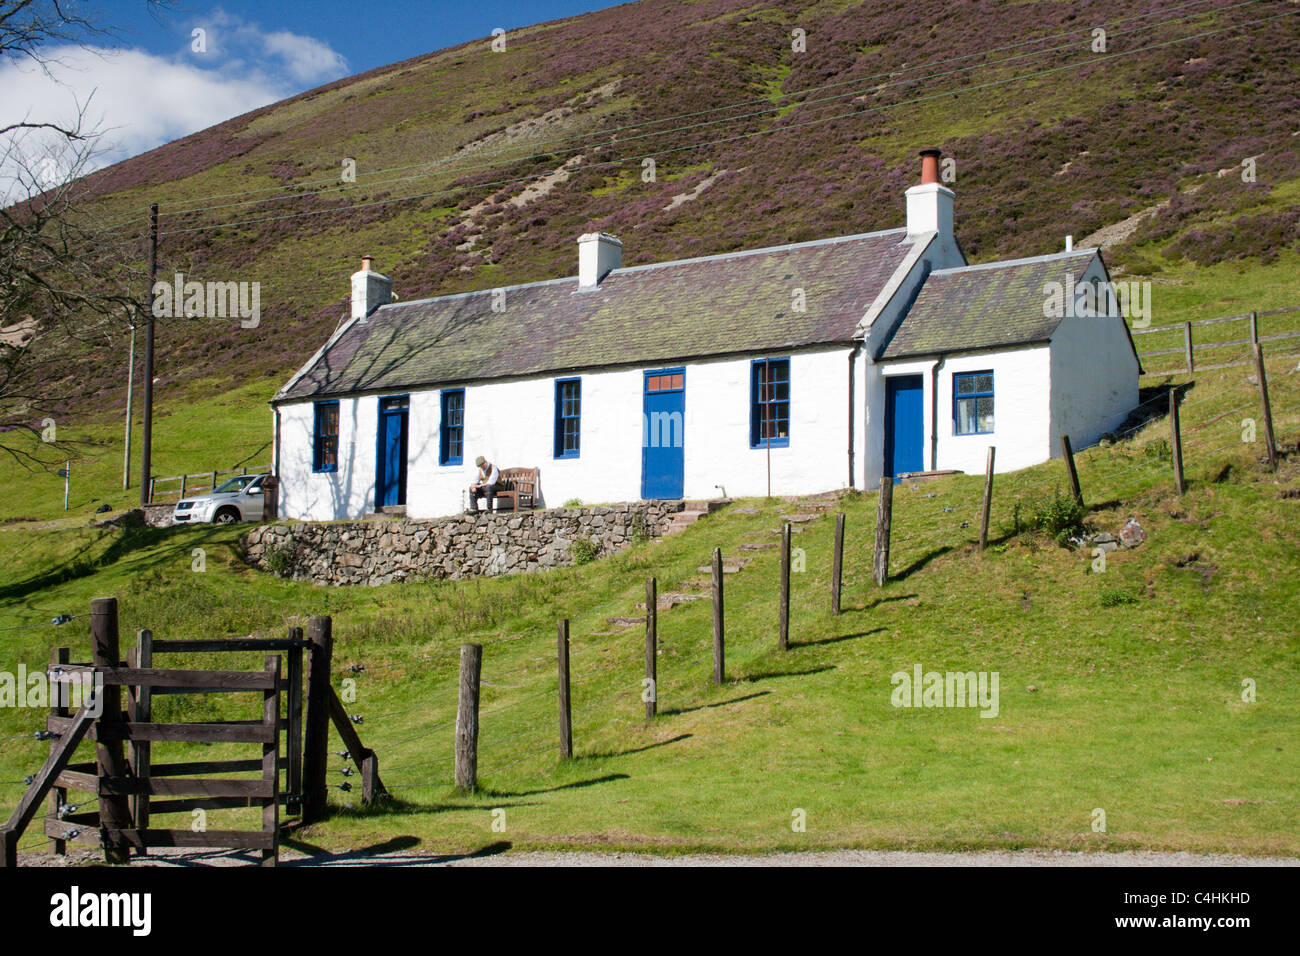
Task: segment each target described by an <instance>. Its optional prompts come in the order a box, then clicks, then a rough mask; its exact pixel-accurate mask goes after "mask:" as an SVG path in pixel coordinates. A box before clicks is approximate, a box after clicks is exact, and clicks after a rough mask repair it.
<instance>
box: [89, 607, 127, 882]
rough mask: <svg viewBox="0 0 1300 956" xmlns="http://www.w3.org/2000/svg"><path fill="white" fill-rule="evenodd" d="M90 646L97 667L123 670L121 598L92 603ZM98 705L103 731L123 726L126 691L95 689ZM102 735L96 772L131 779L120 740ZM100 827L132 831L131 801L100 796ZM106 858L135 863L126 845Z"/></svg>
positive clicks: (107, 853)
mask: <svg viewBox="0 0 1300 956" xmlns="http://www.w3.org/2000/svg"><path fill="white" fill-rule="evenodd" d="M90 647H91V659H92V662H93V663H94V665H95V667H97V668H99V667H105V668H108V667H119V666H120V665H121V663H122V655H121V649H120V647H119V644H118V633H117V598H95V599H94V600H93V601H91V602H90ZM95 696H96V698H98V701H97V703H98V704H99V705H100V706H101V708H102V709H101V710H100V712H99V717H98V718H97V723H98V726H99V727H100V728H104V727H106V726H107V725H111V724H116V723H120V722H121V719H122V688H121V686H119V685H110V684H109V683H107V682H105V683H104V686H103V687H98V688H96V689H95ZM105 736H107V735H102V736H99V738H98V740H97V741H96V744H95V758H96V760H95V762H96V768H95V769H96V772H97V773H98V775H99V778H100V779H101V780H102V779H103V778H104V777H118V778H122V777H125V776H127V764H126V754H125V752H124V750H123V748H122V741H120V740H105V739H104V737H105ZM99 825H100V826H101V827H103V828H104V829H107V830H129V829H131V798H130V797H128V796H126V795H116V794H101V795H100V797H99ZM104 859H105V860H106V861H107V862H109V863H129V862H131V854H130V852H129V851H128V850H127V849H126V848H125V847H123V846H111V847H105V848H104Z"/></svg>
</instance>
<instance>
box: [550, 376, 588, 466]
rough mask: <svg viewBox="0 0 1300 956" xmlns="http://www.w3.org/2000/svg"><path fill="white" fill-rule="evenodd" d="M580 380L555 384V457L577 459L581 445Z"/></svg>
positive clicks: (564, 379)
mask: <svg viewBox="0 0 1300 956" xmlns="http://www.w3.org/2000/svg"><path fill="white" fill-rule="evenodd" d="M581 425H582V379H580V378H561V379H556V382H555V457H556V458H577V457H578V452H579V449H580V448H581V444H582V441H581V439H582V427H581Z"/></svg>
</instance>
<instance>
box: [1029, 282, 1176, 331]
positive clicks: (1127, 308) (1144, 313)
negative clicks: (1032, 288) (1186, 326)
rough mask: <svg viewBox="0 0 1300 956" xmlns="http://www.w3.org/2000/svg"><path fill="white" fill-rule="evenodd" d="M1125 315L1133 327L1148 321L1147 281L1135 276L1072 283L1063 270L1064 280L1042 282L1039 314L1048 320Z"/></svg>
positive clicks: (1148, 297)
mask: <svg viewBox="0 0 1300 956" xmlns="http://www.w3.org/2000/svg"><path fill="white" fill-rule="evenodd" d="M1113 315H1126V316H1128V318H1129V321H1130V323H1131V324H1132V326H1133V328H1135V329H1145V328H1146V327H1147V326H1149V325H1150V324H1151V283H1150V282H1146V281H1143V282H1139V281H1137V280H1136V279H1134V280H1131V281H1128V282H1111V281H1103V280H1102V279H1089V280H1088V281H1086V282H1075V280H1074V276H1073V275H1071V274H1070V273H1068V272H1067V273H1066V275H1065V281H1064V282H1056V281H1052V282H1044V283H1043V317H1044V318H1048V319H1065V318H1076V317H1086V318H1100V317H1105V316H1113Z"/></svg>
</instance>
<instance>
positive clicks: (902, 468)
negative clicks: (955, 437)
mask: <svg viewBox="0 0 1300 956" xmlns="http://www.w3.org/2000/svg"><path fill="white" fill-rule="evenodd" d="M924 387H925V386H924V379H923V378H922V377H921V376H920V375H897V376H893V377H891V378H887V379H885V474H886V475H889V476H890V477H891V478H894V479H895V480H897V478H898V476H899V475H905V474H907V473H908V472H913V471H924V470H925V456H924V448H923V445H924V444H925V426H924V417H923V416H924V406H925V399H924V396H925V392H924Z"/></svg>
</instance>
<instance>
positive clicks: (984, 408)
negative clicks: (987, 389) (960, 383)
mask: <svg viewBox="0 0 1300 956" xmlns="http://www.w3.org/2000/svg"><path fill="white" fill-rule="evenodd" d="M975 401H976V403H977V405H976V414H977V415H978V416H979V430H980V431H982V432H991V431H993V398H992V396H990V397H988V398H977V399H975Z"/></svg>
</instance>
